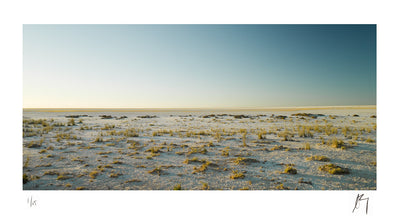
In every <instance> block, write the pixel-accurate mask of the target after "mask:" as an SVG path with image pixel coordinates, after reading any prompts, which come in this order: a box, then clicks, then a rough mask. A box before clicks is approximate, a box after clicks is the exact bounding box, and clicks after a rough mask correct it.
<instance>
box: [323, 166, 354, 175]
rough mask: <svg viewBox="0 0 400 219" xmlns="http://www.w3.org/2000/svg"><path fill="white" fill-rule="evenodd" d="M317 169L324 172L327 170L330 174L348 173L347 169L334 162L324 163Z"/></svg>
mask: <svg viewBox="0 0 400 219" xmlns="http://www.w3.org/2000/svg"><path fill="white" fill-rule="evenodd" d="M318 169H319V170H321V171H324V172H328V173H330V174H349V173H350V171H349V169H347V168H343V167H340V166H337V165H335V164H326V165H323V166H320V167H319V168H318Z"/></svg>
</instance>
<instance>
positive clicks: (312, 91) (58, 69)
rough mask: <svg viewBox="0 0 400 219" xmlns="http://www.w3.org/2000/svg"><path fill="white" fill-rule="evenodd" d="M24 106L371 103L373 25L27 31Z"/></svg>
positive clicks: (79, 27) (373, 96) (69, 27)
mask: <svg viewBox="0 0 400 219" xmlns="http://www.w3.org/2000/svg"><path fill="white" fill-rule="evenodd" d="M23 43H24V44H23V58H24V60H23V67H24V73H23V107H24V108H271V107H294V106H348V105H376V26H375V25H24V38H23Z"/></svg>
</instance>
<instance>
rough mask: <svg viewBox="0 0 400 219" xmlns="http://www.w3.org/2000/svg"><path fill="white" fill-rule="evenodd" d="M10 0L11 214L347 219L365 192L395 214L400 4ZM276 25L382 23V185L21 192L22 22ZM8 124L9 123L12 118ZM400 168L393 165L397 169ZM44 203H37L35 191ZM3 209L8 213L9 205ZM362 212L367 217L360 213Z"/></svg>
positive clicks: (6, 55)
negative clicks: (315, 188) (33, 202)
mask: <svg viewBox="0 0 400 219" xmlns="http://www.w3.org/2000/svg"><path fill="white" fill-rule="evenodd" d="M376 2H377V1H342V0H339V1H333V2H332V3H331V2H326V1H317V0H315V1H234V0H231V1H218V2H217V1H210V0H203V1H198V2H190V1H187V0H186V1H161V0H160V1H158V0H157V1H154V0H149V1H143V3H138V1H102V0H100V1H99V0H98V1H76V0H69V1H54V0H53V1H50V0H49V1H40V0H39V1H8V2H5V1H2V2H1V3H0V21H1V26H0V27H1V35H0V37H1V40H0V48H1V52H0V54H1V59H0V60H1V63H2V64H1V65H0V68H1V70H0V72H1V73H2V80H1V84H0V85H1V86H0V87H1V94H2V98H1V100H2V102H3V104H2V106H3V107H2V109H1V110H2V112H1V115H2V116H3V119H4V118H5V121H4V120H3V123H2V125H1V133H2V140H3V141H2V144H1V147H2V149H3V151H4V152H3V153H2V155H3V156H2V159H0V160H1V161H0V162H1V166H2V170H3V173H2V176H1V186H0V188H1V189H2V193H1V194H5V195H2V197H1V198H0V206H1V209H2V211H1V214H3V215H4V216H3V218H9V217H11V218H28V217H29V218H39V217H40V218H72V217H78V218H83V217H90V218H95V217H96V218H98V217H99V218H110V217H129V218H142V217H145V218H148V217H150V218H165V217H171V218H246V217H247V218H271V217H272V218H273V217H282V218H286V217H299V216H300V217H307V218H338V217H340V218H347V217H353V216H354V214H352V213H351V210H352V208H353V204H354V203H353V202H354V201H355V197H356V195H357V194H358V193H365V194H366V195H367V196H368V197H369V198H370V203H369V205H370V206H369V214H368V216H372V217H376V218H378V217H379V216H385V215H388V216H390V217H391V218H396V216H399V213H398V211H397V208H396V204H397V203H396V201H395V198H397V195H398V191H397V184H398V181H397V180H396V179H395V178H392V176H396V175H397V170H396V169H394V168H396V165H397V164H396V161H397V157H398V156H397V155H398V148H399V147H400V146H399V145H398V143H397V142H398V141H396V140H397V139H395V138H394V137H395V136H396V135H397V133H398V130H397V129H398V128H397V126H394V125H392V124H396V125H397V124H399V123H398V122H399V121H398V120H399V119H398V109H399V108H398V107H397V105H398V104H397V99H398V98H396V97H397V96H398V95H397V94H399V92H398V85H397V83H398V81H399V80H397V79H398V76H397V75H398V73H399V72H400V71H399V67H398V57H399V56H398V51H400V48H399V43H398V40H399V39H400V36H399V30H398V23H396V22H395V21H396V20H399V19H398V17H399V16H398V15H397V14H398V10H397V9H398V7H397V6H396V4H395V1H386V3H381V4H378V3H376ZM36 23H44V24H71V23H73V24H75V23H85V24H96V23H98V24H130V23H157V24H165V23H188V24H196V23H226V24H241V23H254V24H255V23H268V24H273V23H276V24H314V23H317V24H377V25H378V28H377V30H378V62H377V63H378V87H377V88H378V104H377V106H378V136H377V139H378V182H377V188H378V189H377V191H289V192H287V191H248V192H246V191H221V192H220V191H213V192H194V191H192V192H188V191H182V192H171V191H160V192H159V191H126V192H125V191H124V192H122V191H111V192H108V191H73V192H64V191H40V192H38V191H22V182H21V174H22V167H21V166H22V158H21V154H22V147H21V145H22V144H21V142H22V137H21V136H22V133H21V124H22V116H21V115H22V24H36ZM5 124H6V125H5ZM393 167H394V168H393ZM28 197H33V199H35V200H37V206H34V207H32V208H31V207H29V205H28V204H27V198H28ZM3 209H4V211H3ZM360 215H361V214H360Z"/></svg>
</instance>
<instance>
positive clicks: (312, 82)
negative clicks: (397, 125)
mask: <svg viewBox="0 0 400 219" xmlns="http://www.w3.org/2000/svg"><path fill="white" fill-rule="evenodd" d="M376 107H377V106H376V25H367V24H361V25H343V24H341V25H328V24H324V25H315V24H313V25H304V24H303V25H278V24H275V25H267V24H261V25H252V24H246V25H224V24H213V25H172V24H170V25H151V24H142V25H139V24H135V25H116V24H114V25H100V24H97V25H83V24H74V25H66V24H64V25H55V24H52V25H44V24H42V25H39V24H25V25H23V123H22V124H21V125H22V129H23V145H22V147H23V149H22V152H23V154H22V155H21V156H23V166H22V168H23V173H22V180H23V190H376V186H377V182H376V175H377V161H376V151H377V138H376V132H377V113H376Z"/></svg>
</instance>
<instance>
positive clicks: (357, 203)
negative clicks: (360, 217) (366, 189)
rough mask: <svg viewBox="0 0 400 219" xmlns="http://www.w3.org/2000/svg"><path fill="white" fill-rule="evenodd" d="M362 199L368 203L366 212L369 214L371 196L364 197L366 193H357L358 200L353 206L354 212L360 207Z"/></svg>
mask: <svg viewBox="0 0 400 219" xmlns="http://www.w3.org/2000/svg"><path fill="white" fill-rule="evenodd" d="M361 201H367V203H366V204H365V214H368V202H369V198H367V197H364V194H361V195H360V194H357V198H356V202H355V205H354V208H353V213H354V211H355V210H356V209H358V208H359V207H360V202H361Z"/></svg>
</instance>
